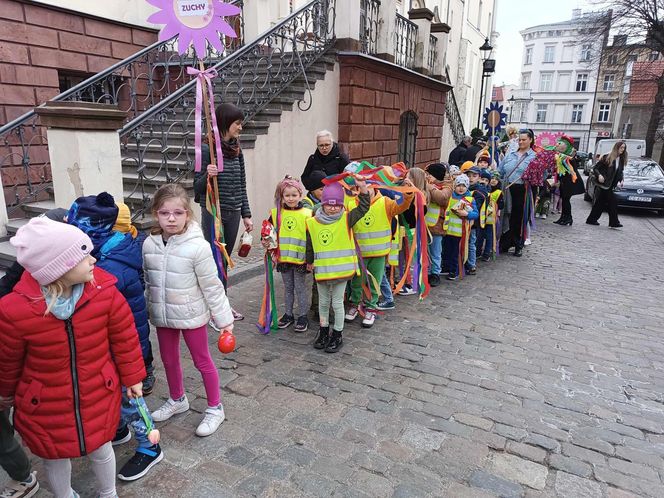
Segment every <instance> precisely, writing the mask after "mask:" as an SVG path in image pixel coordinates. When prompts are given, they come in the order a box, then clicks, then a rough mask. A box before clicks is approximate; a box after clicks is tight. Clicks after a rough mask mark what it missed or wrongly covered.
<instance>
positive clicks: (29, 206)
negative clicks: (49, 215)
mask: <svg viewBox="0 0 664 498" xmlns="http://www.w3.org/2000/svg"><path fill="white" fill-rule="evenodd" d="M56 207H57V206H56V205H55V201H54V200H53V199H49V200H47V201H35V202H28V203H26V204H23V205H22V206H21V209H23V211H25V212H26V214H27V215H28V216H30V217H34V216H39V215H40V214H43V213H45V212H46V211H49V210H51V209H55V208H56Z"/></svg>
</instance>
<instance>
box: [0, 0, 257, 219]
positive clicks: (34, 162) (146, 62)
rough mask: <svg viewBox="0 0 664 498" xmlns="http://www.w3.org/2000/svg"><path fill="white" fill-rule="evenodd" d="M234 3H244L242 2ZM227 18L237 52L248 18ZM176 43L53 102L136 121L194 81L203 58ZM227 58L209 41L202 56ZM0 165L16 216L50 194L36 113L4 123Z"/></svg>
mask: <svg viewBox="0 0 664 498" xmlns="http://www.w3.org/2000/svg"><path fill="white" fill-rule="evenodd" d="M232 3H233V4H234V5H237V6H239V7H240V8H242V7H243V1H242V0H235V1H234V2H232ZM227 22H228V23H229V24H230V25H231V26H233V27H234V28H235V29H236V31H237V32H238V35H239V37H238V38H236V39H233V38H224V37H223V36H222V42H223V43H224V45H225V46H226V49H227V51H228V52H233V51H235V50H237V49H238V48H240V47H241V46H242V45H243V42H244V40H243V37H244V20H243V16H242V14H240V15H239V16H233V17H229V18H227ZM175 44H176V38H171V39H170V40H166V41H163V42H156V43H153V44H152V45H150V46H148V47H146V48H144V49H143V50H140V51H139V52H137V53H136V54H134V55H132V56H130V57H128V58H126V59H124V60H122V61H120V62H118V63H116V64H114V65H112V66H111V67H109V68H108V69H106V70H104V71H101V72H99V73H97V74H95V75H94V76H92V77H90V78H88V79H87V80H85V81H83V82H81V83H79V84H78V85H76V86H74V87H72V88H70V89H69V90H67V91H65V92H63V93H61V94H59V95H57V96H55V97H53V98H52V99H51V100H53V101H83V102H101V103H106V104H117V105H118V106H119V107H120V109H121V110H124V111H127V120H128V121H129V120H132V119H135V118H136V117H137V116H139V115H140V114H141V113H143V112H145V111H146V110H147V109H150V108H151V107H153V106H154V105H155V104H157V103H158V102H160V101H161V100H162V99H165V98H167V97H168V96H170V95H172V94H173V93H174V92H175V91H177V89H178V88H180V87H182V86H183V85H185V84H186V83H188V82H189V81H191V76H190V75H188V74H187V68H188V67H191V66H197V65H198V59H197V58H196V57H194V55H193V53H192V52H191V51H190V52H187V53H185V54H183V55H180V54H179V53H178V51H177V50H176V46H175ZM222 57H223V54H220V53H219V52H218V51H217V50H216V49H214V48H213V47H212V46H210V45H208V47H207V53H206V54H205V57H204V58H203V59H202V60H203V62H204V63H205V64H208V65H210V64H214V63H216V62H218V61H219V60H220V59H221V58H222ZM2 149H5V152H2ZM0 168H2V172H3V186H4V189H5V194H6V198H5V202H6V203H7V205H8V211H9V216H10V217H12V216H14V215H16V214H19V213H20V210H19V207H20V205H21V204H24V203H25V202H30V201H35V200H42V199H43V198H47V197H48V193H47V191H48V190H49V189H50V188H51V172H50V162H49V158H48V144H47V140H46V130H45V129H44V128H43V127H42V126H41V124H40V121H39V117H38V116H37V114H36V113H35V112H34V111H30V112H28V113H26V114H24V115H22V116H20V117H19V118H17V119H15V120H14V121H12V122H10V123H7V124H6V125H4V126H2V127H0ZM7 194H8V195H7Z"/></svg>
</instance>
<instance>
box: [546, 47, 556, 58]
mask: <svg viewBox="0 0 664 498" xmlns="http://www.w3.org/2000/svg"><path fill="white" fill-rule="evenodd" d="M555 57H556V47H554V46H548V47H544V62H553V60H554V59H555Z"/></svg>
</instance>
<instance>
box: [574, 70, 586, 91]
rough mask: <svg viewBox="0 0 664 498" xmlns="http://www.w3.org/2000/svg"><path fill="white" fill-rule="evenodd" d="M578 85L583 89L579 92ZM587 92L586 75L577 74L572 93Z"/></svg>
mask: <svg viewBox="0 0 664 498" xmlns="http://www.w3.org/2000/svg"><path fill="white" fill-rule="evenodd" d="M582 78H583V79H582ZM579 83H583V88H582V89H581V90H579ZM587 90H588V73H578V74H577V75H576V83H575V84H574V91H575V92H585V91H587Z"/></svg>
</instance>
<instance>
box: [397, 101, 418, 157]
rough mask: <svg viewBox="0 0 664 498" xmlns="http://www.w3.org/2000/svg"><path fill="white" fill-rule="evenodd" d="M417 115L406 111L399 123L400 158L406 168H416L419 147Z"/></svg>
mask: <svg viewBox="0 0 664 498" xmlns="http://www.w3.org/2000/svg"><path fill="white" fill-rule="evenodd" d="M416 142H417V114H415V113H414V112H413V111H406V112H404V113H403V114H402V115H401V120H400V122H399V156H398V161H403V162H404V163H405V164H406V166H408V167H409V168H412V167H413V166H415V150H416V147H417V143H416Z"/></svg>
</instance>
